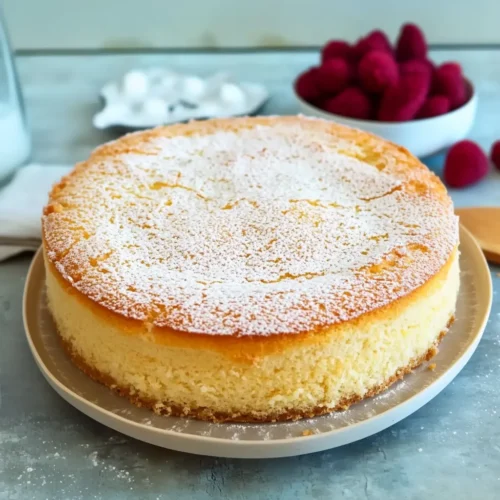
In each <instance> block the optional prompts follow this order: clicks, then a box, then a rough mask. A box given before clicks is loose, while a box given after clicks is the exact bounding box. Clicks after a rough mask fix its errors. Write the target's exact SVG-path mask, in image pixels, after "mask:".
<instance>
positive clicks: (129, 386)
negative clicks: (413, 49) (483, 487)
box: [43, 117, 459, 421]
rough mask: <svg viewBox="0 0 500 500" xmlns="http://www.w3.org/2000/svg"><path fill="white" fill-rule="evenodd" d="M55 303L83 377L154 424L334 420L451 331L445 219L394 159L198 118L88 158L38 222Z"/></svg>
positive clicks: (419, 178) (376, 143)
mask: <svg viewBox="0 0 500 500" xmlns="http://www.w3.org/2000/svg"><path fill="white" fill-rule="evenodd" d="M43 242H44V256H45V267H46V275H47V294H48V300H49V307H50V310H51V312H52V315H53V317H54V320H55V322H56V325H57V327H58V331H59V334H60V337H61V339H62V342H63V345H64V346H65V348H66V349H67V351H68V353H69V355H70V356H71V358H72V359H73V361H74V362H75V363H76V364H77V365H78V366H79V367H80V368H81V369H82V370H83V371H84V372H86V373H87V374H88V375H89V376H91V377H93V378H95V379H96V380H98V381H100V382H102V383H104V384H106V385H107V386H109V387H111V388H113V389H115V390H117V391H118V392H119V393H121V394H123V395H126V396H128V397H129V398H130V399H131V400H132V401H133V402H134V403H136V404H139V405H146V406H149V407H151V408H152V409H154V410H155V411H156V412H158V413H162V414H175V415H185V416H191V417H196V418H201V419H211V420H217V421H224V420H225V421H275V420H285V419H295V418H302V417H309V416H314V415H320V414H323V413H327V412H331V411H334V410H338V409H342V408H346V407H348V406H349V405H350V404H352V403H353V402H355V401H358V400H360V399H362V398H365V397H369V396H371V395H373V394H376V393H377V392H380V391H381V390H383V389H385V388H386V387H387V386H388V385H390V384H391V383H392V382H394V381H395V380H397V379H398V378H401V377H402V376H403V375H404V374H405V373H407V372H409V371H411V370H412V369H413V368H414V367H416V366H417V365H419V364H420V363H422V362H423V361H424V360H425V359H429V358H430V357H431V356H432V355H433V354H434V353H435V352H436V346H437V344H438V342H439V340H440V339H441V337H442V335H444V333H446V331H447V328H448V326H449V324H450V322H451V321H452V319H453V315H454V310H455V304H456V298H457V293H458V288H459V266H458V221H457V218H456V217H455V215H454V213H453V206H452V203H451V200H450V198H449V196H448V195H447V193H446V189H445V188H444V186H443V185H442V183H441V182H440V181H439V179H438V178H437V177H436V176H435V175H434V174H432V173H431V172H430V171H429V170H428V169H427V168H426V167H425V166H424V165H422V164H421V163H420V162H419V161H418V160H417V159H416V158H414V157H413V156H411V155H410V154H409V153H408V152H407V151H406V150H404V149H403V148H401V147H398V146H395V145H393V144H390V143H388V142H385V141H383V140H382V139H380V138H377V137H374V136H372V135H369V134H367V133H364V132H361V131H357V130H353V129H350V128H346V127H343V126H340V125H336V124H333V123H331V122H326V121H322V120H317V119H309V118H304V117H271V118H240V119H224V120H209V121H203V122H192V123H189V124H181V125H175V126H170V127H161V128H157V129H154V130H150V131H145V132H139V133H135V134H130V135H127V136H125V137H123V138H121V139H119V140H117V141H115V142H112V143H108V144H105V145H104V146H101V147H100V148H98V149H97V150H96V151H95V152H94V153H93V154H92V155H91V156H90V158H89V159H88V160H87V161H85V162H83V163H80V164H78V165H76V167H75V168H74V169H73V171H72V172H71V173H70V174H69V175H68V176H66V177H65V178H64V179H63V180H62V181H61V182H60V183H59V184H58V185H56V186H55V187H54V188H53V190H52V192H51V194H50V199H49V202H48V204H47V206H46V207H45V209H44V216H43Z"/></svg>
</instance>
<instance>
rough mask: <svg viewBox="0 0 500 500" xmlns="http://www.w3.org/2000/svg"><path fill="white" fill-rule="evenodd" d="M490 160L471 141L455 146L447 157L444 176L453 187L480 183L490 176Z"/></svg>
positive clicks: (458, 143)
mask: <svg viewBox="0 0 500 500" xmlns="http://www.w3.org/2000/svg"><path fill="white" fill-rule="evenodd" d="M488 170H489V164H488V158H487V157H486V155H485V154H484V152H483V150H482V149H481V148H480V147H479V146H478V145H477V144H476V143H475V142H472V141H469V140H463V141H460V142H457V143H456V144H454V145H453V146H452V147H451V148H450V150H449V151H448V155H447V156H446V160H445V164H444V171H443V176H444V180H445V181H446V183H447V184H448V185H449V186H451V187H456V188H462V187H466V186H470V185H472V184H475V183H477V182H479V181H480V180H481V179H482V178H483V177H485V176H486V175H487V174H488Z"/></svg>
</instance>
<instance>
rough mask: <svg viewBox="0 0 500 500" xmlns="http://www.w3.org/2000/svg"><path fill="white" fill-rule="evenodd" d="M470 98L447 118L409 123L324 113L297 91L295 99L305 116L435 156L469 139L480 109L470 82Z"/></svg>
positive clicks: (418, 155)
mask: <svg viewBox="0 0 500 500" xmlns="http://www.w3.org/2000/svg"><path fill="white" fill-rule="evenodd" d="M469 88H470V93H471V97H470V99H469V100H468V101H467V102H466V103H465V104H464V105H463V106H461V107H460V108H457V109H455V110H453V111H450V112H449V113H446V114H444V115H440V116H435V117H432V118H422V119H419V120H410V121H406V122H379V121H375V120H358V119H355V118H348V117H346V116H341V115H337V114H334V113H329V112H327V111H323V110H322V109H319V108H317V107H315V106H313V105H312V104H309V103H308V102H306V101H304V100H303V99H302V98H301V97H300V96H299V95H298V94H297V93H296V92H295V89H294V94H295V97H296V99H297V101H298V104H299V107H300V109H301V111H302V113H303V114H305V115H309V116H316V117H319V118H324V119H326V120H332V121H335V122H337V123H340V124H343V125H347V126H349V127H353V128H357V129H360V130H364V131H366V132H370V133H372V134H375V135H377V136H379V137H383V138H384V139H387V140H388V141H391V142H393V143H395V144H398V145H400V146H403V147H405V148H406V149H407V150H408V151H410V152H411V153H412V154H414V155H415V156H417V157H420V158H422V157H425V156H430V155H432V154H435V153H437V152H439V151H441V150H443V149H446V148H447V147H449V146H451V145H453V144H454V143H455V142H457V141H460V140H462V139H464V138H465V137H467V134H468V133H469V131H470V129H471V128H472V125H473V123H474V118H475V115H476V109H477V94H476V91H475V89H474V87H473V86H472V84H470V83H469Z"/></svg>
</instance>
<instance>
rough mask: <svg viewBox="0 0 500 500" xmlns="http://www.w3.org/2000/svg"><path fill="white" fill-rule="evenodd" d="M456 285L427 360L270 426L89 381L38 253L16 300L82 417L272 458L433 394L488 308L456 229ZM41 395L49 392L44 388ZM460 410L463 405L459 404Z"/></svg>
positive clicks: (458, 363)
mask: <svg viewBox="0 0 500 500" xmlns="http://www.w3.org/2000/svg"><path fill="white" fill-rule="evenodd" d="M460 251H461V254H460V268H461V284H460V293H459V297H458V303H457V317H456V321H455V323H454V324H453V325H452V327H451V329H450V331H449V332H448V334H447V335H446V337H445V338H444V339H443V341H442V343H441V345H440V349H439V353H438V354H437V355H436V356H435V357H434V358H433V359H432V363H435V365H436V366H435V368H434V370H429V369H428V364H427V363H424V364H423V365H422V366H421V367H419V368H417V369H416V370H415V371H414V372H413V373H411V374H409V375H407V376H406V377H405V378H404V379H403V380H402V381H400V382H398V383H396V384H394V385H393V386H391V387H390V389H388V390H386V391H385V392H382V393H381V394H379V395H378V396H376V397H374V398H370V399H367V400H365V401H362V402H360V403H357V404H354V405H353V406H351V408H349V409H348V410H346V411H343V412H337V413H332V414H330V415H324V416H322V417H317V418H312V419H304V420H299V421H297V422H279V423H270V424H232V423H223V424H214V423H212V422H202V421H198V420H193V419H186V418H179V417H164V416H159V415H156V414H154V413H153V412H151V411H150V410H148V409H146V408H138V407H136V406H134V405H132V404H131V403H130V402H129V401H128V400H127V399H125V398H122V397H120V396H118V395H116V394H115V393H113V392H112V391H110V390H109V389H108V388H107V387H105V386H103V385H101V384H98V383H97V382H94V381H93V380H91V379H90V378H89V377H87V376H86V375H85V374H84V373H82V372H81V371H80V370H79V369H78V368H77V367H76V366H75V365H73V363H72V362H71V361H70V359H69V358H68V356H67V355H66V353H65V352H64V350H63V348H62V347H61V345H60V342H59V338H58V335H57V331H56V328H55V325H54V323H53V321H52V318H51V315H50V313H49V311H48V309H47V305H46V297H45V271H44V267H43V258H42V253H41V251H38V253H37V254H36V256H35V258H34V259H33V262H32V264H31V267H30V270H29V273H28V277H27V279H26V285H25V289H24V298H23V318H24V328H25V330H26V337H27V339H28V344H29V347H30V349H31V352H32V353H33V357H34V358H35V361H36V363H37V365H38V367H39V368H40V370H41V372H42V374H43V375H44V377H45V378H46V379H47V381H48V383H49V384H50V385H51V386H52V388H53V389H54V390H55V391H56V392H57V393H58V394H59V395H60V396H61V397H63V398H64V399H65V400H66V401H68V402H69V403H70V404H72V405H73V406H74V407H75V408H77V409H78V410H80V411H81V412H82V413H84V414H86V415H88V416H89V417H91V418H93V419H94V420H97V421H98V422H100V423H101V424H103V425H106V426H108V427H111V428H112V429H115V430H116V431H118V432H122V433H123V434H126V435H128V436H131V437H133V438H136V439H139V440H141V441H145V442H147V443H152V444H155V445H157V446H162V447H164V448H169V449H172V450H178V451H184V452H188V453H196V454H199V455H211V456H219V457H233V458H275V457H287V456H293V455H302V454H305V453H313V452H316V451H321V450H326V449H329V448H335V447H337V446H342V445H344V444H348V443H352V442H353V441H358V440H359V439H363V438H365V437H367V436H371V435H372V434H375V433H377V432H380V431H381V430H383V429H386V428H387V427H390V426H391V425H394V424H395V423H397V422H399V421H400V420H402V419H404V418H406V417H407V416H408V415H410V414H412V413H413V412H415V411H417V410H418V409H419V408H421V407H422V406H423V405H425V404H426V403H428V402H429V401H430V400H431V399H432V398H434V397H435V396H437V395H438V394H439V393H440V392H441V391H442V390H443V389H444V388H445V387H446V386H447V385H448V384H449V383H450V382H451V381H452V380H453V379H454V378H455V377H456V375H457V374H458V373H459V372H460V370H461V369H462V368H463V367H464V366H465V364H466V363H467V361H468V360H469V359H470V357H471V356H472V353H473V352H474V351H475V349H476V347H477V345H478V343H479V340H480V339H481V336H482V334H483V330H484V327H485V325H486V321H487V319H488V315H489V312H490V307H491V300H492V290H491V277H490V272H489V269H488V265H487V264H486V260H485V259H484V256H483V254H482V252H481V249H480V248H479V247H478V245H477V243H476V242H475V241H474V239H473V238H472V236H471V235H470V233H468V232H467V231H466V230H465V229H463V228H461V230H460ZM47 390H48V389H47ZM461 403H463V404H464V405H467V402H466V401H461Z"/></svg>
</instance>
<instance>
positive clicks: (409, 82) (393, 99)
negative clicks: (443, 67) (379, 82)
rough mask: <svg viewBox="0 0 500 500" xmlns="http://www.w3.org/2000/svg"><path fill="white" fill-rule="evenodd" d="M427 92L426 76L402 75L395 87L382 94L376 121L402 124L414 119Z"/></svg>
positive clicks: (427, 82)
mask: <svg viewBox="0 0 500 500" xmlns="http://www.w3.org/2000/svg"><path fill="white" fill-rule="evenodd" d="M428 91H429V80H428V78H427V76H426V74H424V73H413V74H409V75H402V76H401V77H400V79H399V82H398V83H397V84H396V85H393V86H392V87H389V88H388V89H387V90H386V91H385V92H384V95H383V97H382V102H381V103H380V108H379V110H378V119H379V120H381V121H386V122H402V121H407V120H411V119H413V118H415V116H416V114H417V113H418V111H419V109H420V108H421V107H422V105H423V104H424V102H425V98H426V97H427V93H428Z"/></svg>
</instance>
